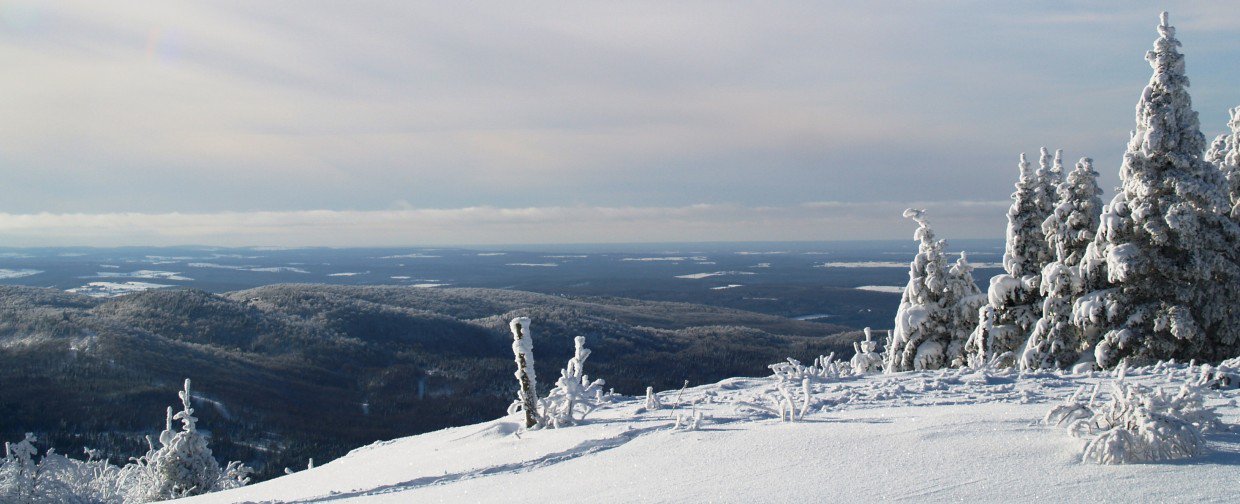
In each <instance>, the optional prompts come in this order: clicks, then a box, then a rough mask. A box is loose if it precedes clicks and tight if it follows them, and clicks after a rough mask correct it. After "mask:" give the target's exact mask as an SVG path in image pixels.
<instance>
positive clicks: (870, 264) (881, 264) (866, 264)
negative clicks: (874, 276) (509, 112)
mask: <svg viewBox="0 0 1240 504" xmlns="http://www.w3.org/2000/svg"><path fill="white" fill-rule="evenodd" d="M814 267H815V268H907V267H908V262H898V261H852V262H848V261H843V262H828V263H823V264H819V265H816V266H814Z"/></svg>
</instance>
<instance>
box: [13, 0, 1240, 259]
mask: <svg viewBox="0 0 1240 504" xmlns="http://www.w3.org/2000/svg"><path fill="white" fill-rule="evenodd" d="M1202 5H1207V4H1190V5H1187V6H1184V7H1182V8H1181V7H1179V6H1178V5H1177V6H1173V7H1172V8H1173V18H1172V19H1173V20H1176V22H1177V23H1181V24H1182V28H1181V31H1180V34H1181V38H1182V39H1184V41H1185V50H1186V52H1187V53H1188V58H1189V65H1190V74H1191V77H1192V78H1193V82H1194V85H1195V86H1196V87H1194V88H1193V90H1194V93H1195V94H1194V98H1195V100H1194V103H1195V104H1196V105H1197V106H1198V108H1199V110H1200V111H1201V112H1202V120H1203V126H1204V129H1205V130H1206V132H1207V135H1208V136H1212V134H1213V133H1217V132H1218V131H1220V130H1221V129H1222V127H1223V122H1224V121H1225V118H1226V114H1225V113H1224V110H1225V109H1226V108H1227V107H1229V106H1234V105H1235V104H1236V103H1240V95H1236V94H1235V93H1234V89H1235V87H1234V86H1233V85H1231V83H1233V82H1235V77H1236V76H1235V75H1234V74H1235V70H1234V67H1235V66H1234V65H1226V64H1225V62H1227V61H1231V60H1233V59H1234V57H1233V56H1234V55H1235V54H1236V51H1237V49H1236V45H1235V44H1234V41H1235V36H1234V31H1229V30H1225V29H1219V28H1220V27H1224V26H1227V25H1228V23H1232V22H1233V21H1231V20H1234V19H1236V18H1235V16H1229V15H1215V14H1213V13H1212V11H1214V10H1217V9H1211V8H1207V7H1202ZM1147 10H1149V8H1148V7H1145V6H1139V5H1134V4H1131V3H1127V2H1117V3H1114V4H1113V5H1109V6H1106V7H1105V8H1099V7H1091V6H1084V7H1078V6H1059V5H1056V6H1047V5H1045V3H1043V2H1003V3H998V2H994V3H977V2H951V3H926V2H914V1H909V2H895V3H890V4H887V7H886V8H884V9H874V8H873V7H872V6H871V5H868V4H865V3H849V2H811V1H803V2H799V1H775V2H764V3H762V4H757V3H753V4H746V3H729V4H726V5H719V4H716V3H713V2H711V3H697V2H676V3H668V2H620V3H617V2H574V3H571V4H563V3H555V4H552V3H541V4H540V3H533V4H523V5H520V6H517V5H513V4H511V3H510V2H437V3H418V2H407V1H403V0H402V1H396V0H391V1H383V0H380V1H374V2H366V3H365V4H362V5H353V4H346V3H338V2H318V1H297V2H292V1H283V2H282V1H271V2H122V3H107V4H105V3H100V2H92V1H65V2H56V3H51V2H33V1H31V2H20V1H19V2H5V3H4V4H3V5H0V26H3V28H4V29H3V30H0V59H3V60H4V61H5V62H6V63H8V65H9V66H10V67H11V68H14V69H20V71H13V72H5V73H0V89H4V90H5V92H4V94H3V96H0V117H3V118H4V120H3V121H0V171H2V174H3V175H4V177H3V178H0V202H3V204H4V206H3V208H2V209H3V210H4V211H7V212H10V213H11V214H14V215H39V214H44V213H46V214H49V215H114V216H115V215H125V214H131V213H132V214H136V215H174V214H177V213H181V214H186V215H229V214H230V213H237V214H245V215H257V214H260V213H263V212H274V213H298V212H302V213H309V212H310V210H308V209H329V210H332V211H340V212H344V211H345V210H343V209H356V210H358V211H381V210H384V209H389V208H392V207H393V202H405V203H397V204H396V205H397V206H396V207H397V208H403V209H406V210H408V209H417V208H457V209H460V208H471V207H481V208H487V207H494V208H576V207H587V208H680V207H686V206H689V205H692V204H693V203H696V202H709V203H714V204H731V205H738V206H740V207H744V208H754V209H756V208H761V207H766V206H780V205H784V206H787V205H796V204H800V203H803V202H812V201H819V200H831V201H840V202H851V203H862V202H867V201H873V200H879V201H914V200H927V201H957V200H992V199H1003V198H1004V197H1006V195H1007V194H1008V193H1010V192H1011V184H1012V182H1013V180H1014V179H1015V176H1016V168H1015V164H1016V157H1017V154H1018V153H1019V152H1021V151H1027V152H1036V151H1037V148H1038V147H1039V146H1041V145H1048V146H1050V147H1052V148H1056V147H1059V148H1063V149H1065V153H1066V155H1067V157H1068V158H1069V159H1075V158H1077V157H1080V156H1086V155H1088V156H1091V157H1093V158H1094V159H1095V160H1096V161H1097V166H1098V167H1099V171H1100V172H1102V174H1103V179H1102V181H1101V185H1102V186H1103V187H1112V186H1114V185H1115V184H1116V181H1117V177H1116V175H1115V173H1116V169H1115V168H1118V166H1119V162H1120V156H1121V154H1122V151H1123V148H1124V145H1125V143H1126V141H1127V131H1128V130H1129V129H1131V128H1132V106H1133V103H1135V100H1136V96H1137V94H1138V93H1139V90H1140V89H1141V86H1143V85H1144V84H1145V82H1146V81H1147V80H1148V78H1149V68H1148V65H1147V64H1146V62H1145V61H1144V59H1143V54H1144V51H1145V50H1146V49H1147V48H1148V47H1149V45H1150V42H1151V41H1152V40H1153V39H1154V36H1155V33H1154V30H1153V25H1154V24H1155V23H1156V20H1157V13H1156V12H1154V11H1152V10H1151V11H1149V12H1146V11H1147ZM1180 10H1183V11H1184V12H1183V14H1179V13H1178V12H1179V11H1180ZM1189 27H1201V29H1200V31H1195V30H1190V29H1189ZM1197 48H1202V50H1200V51H1199V52H1194V51H1195V50H1197ZM1205 48H1211V50H1209V51H1206V50H1205ZM1108 166H1109V167H1113V168H1111V169H1108V168H1107V167H1108ZM897 206H899V205H897ZM896 210H897V211H898V210H900V208H897V209H896ZM367 215H370V214H367ZM882 225H884V226H886V228H884V231H883V233H886V234H889V235H900V234H901V233H902V232H903V231H902V230H903V227H902V226H903V224H902V223H900V222H899V221H898V220H897V221H893V222H888V223H886V224H882ZM651 226H652V228H655V227H658V226H657V223H652V224H651ZM566 229H567V228H566ZM457 231H458V232H460V233H465V235H468V232H467V230H457ZM668 234H674V233H668ZM465 235H463V236H465ZM562 235H563V236H574V234H572V233H569V232H565V233H562ZM781 235H791V233H781ZM160 236H162V235H158V236H157V235H152V239H155V238H160ZM470 236H472V235H470ZM322 239H323V240H331V239H332V238H331V237H329V236H323V237H322ZM445 239H447V238H445ZM720 239H723V238H720ZM458 241H477V240H475V239H474V238H472V237H471V238H469V239H465V238H462V239H460V240H458ZM488 241H494V240H488Z"/></svg>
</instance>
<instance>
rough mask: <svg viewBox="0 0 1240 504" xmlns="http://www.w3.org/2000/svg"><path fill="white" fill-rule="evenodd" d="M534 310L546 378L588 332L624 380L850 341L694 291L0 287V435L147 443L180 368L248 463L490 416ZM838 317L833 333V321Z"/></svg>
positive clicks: (506, 389) (714, 369) (638, 387)
mask: <svg viewBox="0 0 1240 504" xmlns="http://www.w3.org/2000/svg"><path fill="white" fill-rule="evenodd" d="M515 316H527V317H530V318H531V319H532V320H533V328H532V329H533V334H534V338H535V340H534V341H535V355H536V366H537V372H538V374H539V376H542V377H544V378H543V380H550V381H554V378H555V377H557V376H558V371H559V369H560V368H561V367H563V366H564V363H565V361H566V360H567V359H568V358H569V357H570V354H571V352H572V338H573V337H574V336H577V335H583V336H586V338H587V339H588V341H589V346H590V348H592V349H593V350H594V353H593V354H592V356H591V358H590V371H591V374H595V375H597V376H601V377H606V378H607V380H608V387H615V389H616V391H617V392H620V393H627V394H638V393H641V392H643V391H644V390H645V387H646V386H654V387H655V388H656V389H659V390H664V389H670V388H677V387H679V386H680V385H681V384H683V383H684V381H685V380H688V381H689V382H690V384H701V383H708V382H712V381H715V380H718V379H721V378H725V377H729V376H746V375H749V376H752V375H765V374H766V373H767V372H768V370H767V369H766V368H765V364H766V363H770V362H777V361H780V360H782V359H783V358H785V357H787V356H793V357H798V358H801V359H812V358H813V357H814V356H817V355H819V354H826V353H829V352H832V351H844V352H850V351H851V346H850V345H851V341H853V340H855V338H856V337H857V335H856V334H849V333H844V332H843V331H844V330H845V328H843V327H840V326H832V325H829V324H823V323H818V322H803V321H795V320H790V319H786V318H781V317H775V316H769V315H763V314H757V313H752V312H745V311H738V310H730V309H725V308H717V307H709V306H702V305H693V304H684V303H666V302H648V301H637V300H632V299H623V298H594V297H571V298H566V297H557V296H549V295H542V294H533V293H527V292H518V291H508V290H493V289H419V288H408V287H369V286H325V285H274V286H268V287H261V288H257V289H251V290H245V291H238V292H231V293H227V294H223V295H217V294H210V293H207V292H203V291H197V290H160V291H148V292H142V293H137V294H132V295H127V296H122V297H118V298H110V299H97V298H90V297H87V296H83V295H77V294H71V293H65V292H61V291H57V290H51V289H41V288H32V287H0V411H2V412H4V414H3V415H0V435H2V436H3V439H5V440H17V439H20V438H21V434H22V433H24V432H27V431H33V432H36V433H38V434H40V439H41V440H45V441H49V442H50V443H51V444H52V445H54V446H56V447H57V449H58V451H60V452H62V453H70V454H74V453H81V447H82V446H83V445H86V446H90V447H92V448H99V449H103V450H104V452H105V453H107V454H108V455H110V456H111V457H114V458H115V459H117V460H124V459H125V458H126V457H128V456H130V455H136V454H139V453H140V452H142V451H145V441H143V436H145V435H148V434H155V433H157V432H158V430H159V429H161V428H162V427H163V418H164V408H165V407H167V406H169V405H172V404H174V403H175V402H176V400H177V399H176V391H177V390H179V388H180V385H181V380H182V379H183V378H192V379H193V380H194V384H195V398H196V401H195V407H196V408H197V409H198V411H199V415H198V416H199V418H200V419H201V423H200V425H201V427H202V428H204V429H207V430H208V431H210V432H211V433H212V435H213V438H214V439H213V440H212V449H213V450H214V451H215V454H216V455H217V458H221V459H225V460H242V461H248V462H250V463H252V464H253V465H255V466H256V467H259V468H260V474H259V477H260V478H266V477H270V476H274V475H276V474H279V473H280V472H281V471H282V470H283V468H284V467H286V466H290V467H304V465H305V464H306V460H307V459H308V458H309V457H314V458H315V459H316V460H317V461H318V462H320V463H322V462H324V461H326V460H329V459H332V458H334V457H336V456H339V455H341V454H343V453H345V452H346V451H347V450H349V449H351V448H353V447H356V446H358V445H359V444H364V443H368V442H371V441H375V440H379V439H391V438H395V437H399V436H404V435H410V434H415V433H419V432H425V431H429V430H434V429H438V428H442V427H446V426H451V425H464V424H470V423H475V422H479V421H482V420H486V419H491V418H495V417H496V416H498V415H500V414H502V413H503V411H504V410H505V408H506V407H507V405H508V403H509V398H510V397H512V396H513V395H514V392H513V391H514V389H515V385H514V382H513V379H512V373H513V364H512V350H511V346H510V345H511V339H510V336H509V335H508V333H507V329H506V324H507V321H508V320H509V319H510V318H512V317H515ZM832 334H834V336H832Z"/></svg>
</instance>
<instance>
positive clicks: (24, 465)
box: [0, 380, 253, 504]
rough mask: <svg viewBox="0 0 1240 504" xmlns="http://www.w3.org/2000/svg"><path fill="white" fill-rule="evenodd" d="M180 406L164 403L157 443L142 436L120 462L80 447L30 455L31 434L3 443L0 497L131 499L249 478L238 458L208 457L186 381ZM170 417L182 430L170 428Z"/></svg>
mask: <svg viewBox="0 0 1240 504" xmlns="http://www.w3.org/2000/svg"><path fill="white" fill-rule="evenodd" d="M180 396H181V402H182V405H183V409H182V411H181V412H179V413H177V414H175V415H174V414H173V413H172V408H168V415H167V417H166V418H165V423H164V431H163V432H162V433H161V434H160V436H159V444H160V447H159V448H156V447H155V443H154V442H152V441H151V440H150V438H149V437H148V438H147V446H148V448H149V449H148V450H147V452H146V454H144V455H142V456H141V457H135V458H132V459H130V460H131V462H130V463H129V464H126V465H124V466H121V467H117V466H114V465H111V464H109V463H108V462H107V460H104V459H100V458H99V457H98V453H97V452H95V451H93V450H89V449H87V450H85V454H86V460H76V459H72V458H69V457H66V456H64V455H61V454H58V453H56V452H55V451H54V450H51V449H49V450H48V451H47V453H46V454H44V455H43V456H42V457H40V458H39V459H38V460H36V458H35V456H36V454H37V451H36V450H35V448H34V443H35V441H36V439H35V437H34V436H33V435H31V434H26V438H25V439H24V440H22V441H20V442H18V443H5V457H4V459H3V460H0V502H2V503H5V504H8V503H30V504H42V503H77V502H83V503H99V504H137V503H144V502H152V501H157V500H166V499H171V498H177V497H183V496H188V495H197V494H202V493H207V492H213V491H217V490H226V489H229V488H236V487H239V486H242V485H245V484H247V483H249V481H250V479H249V475H250V473H251V472H253V471H252V470H251V469H250V468H249V467H246V466H245V465H243V464H242V463H240V462H230V463H228V465H227V466H226V467H225V468H223V469H221V468H220V466H219V463H217V462H216V461H215V459H214V458H212V457H211V450H210V449H209V448H207V441H206V437H205V436H204V435H203V434H202V433H200V432H198V430H197V426H196V423H197V419H196V418H195V417H194V416H193V412H194V410H193V408H191V407H190V404H189V402H190V397H191V396H190V382H189V380H185V389H184V390H183V391H181V392H180ZM173 420H180V421H181V422H182V430H180V431H174V430H173V429H172V422H173Z"/></svg>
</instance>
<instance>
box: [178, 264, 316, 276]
mask: <svg viewBox="0 0 1240 504" xmlns="http://www.w3.org/2000/svg"><path fill="white" fill-rule="evenodd" d="M186 266H189V267H191V268H214V269H230V270H237V271H257V272H260V273H310V272H309V271H306V270H304V269H301V268H295V267H293V266H268V267H258V266H248V265H247V266H237V265H231V264H216V263H201V262H195V263H189V264H186Z"/></svg>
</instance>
